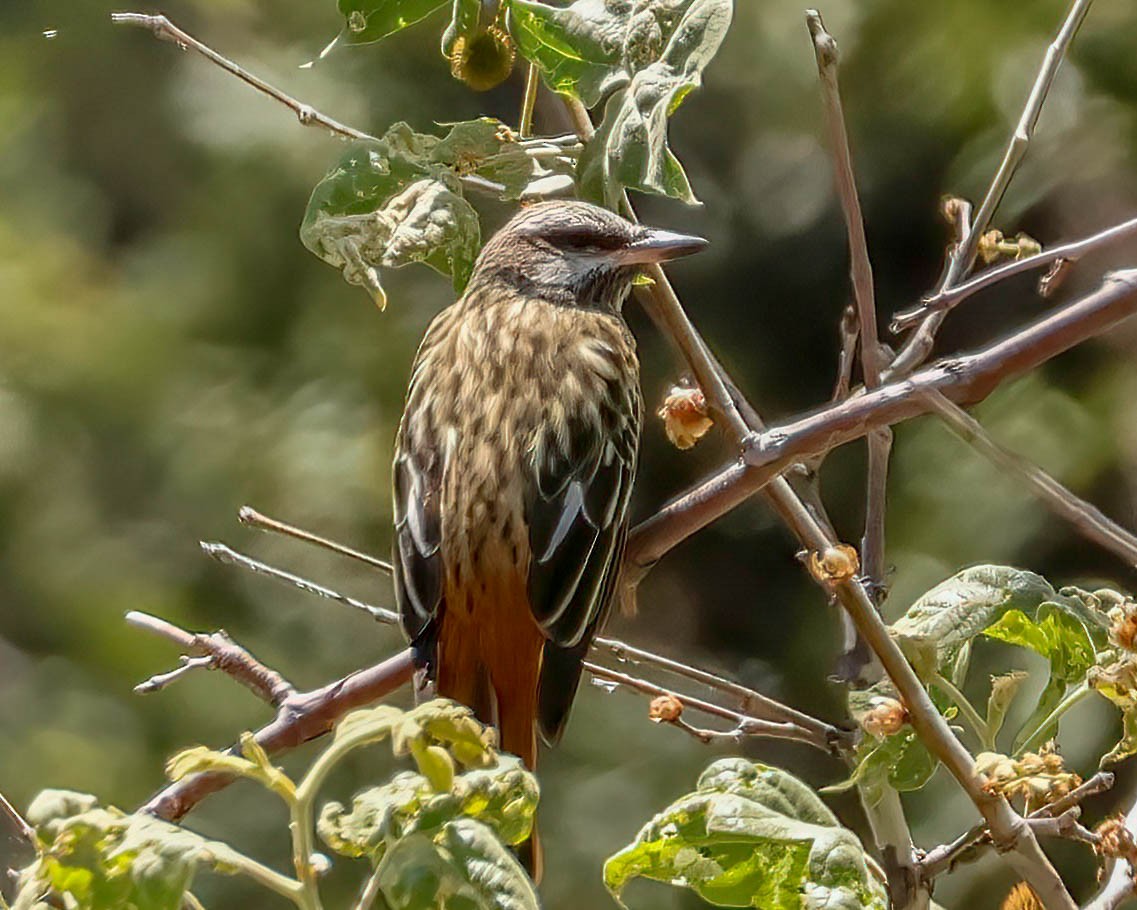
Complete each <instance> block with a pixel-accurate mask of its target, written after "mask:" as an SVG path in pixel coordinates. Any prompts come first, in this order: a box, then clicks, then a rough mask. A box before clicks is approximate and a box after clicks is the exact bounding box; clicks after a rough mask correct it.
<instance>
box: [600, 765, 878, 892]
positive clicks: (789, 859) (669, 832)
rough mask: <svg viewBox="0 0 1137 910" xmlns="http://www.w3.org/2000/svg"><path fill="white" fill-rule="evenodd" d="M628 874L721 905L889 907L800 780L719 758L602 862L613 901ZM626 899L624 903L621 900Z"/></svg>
mask: <svg viewBox="0 0 1137 910" xmlns="http://www.w3.org/2000/svg"><path fill="white" fill-rule="evenodd" d="M633 878H650V879H654V880H656V881H663V882H668V883H670V884H673V885H678V886H682V887H687V888H691V889H692V890H694V891H695V892H696V893H698V894H699V895H700V896H701V897H702V898H703V899H704V900H706V901H708V902H710V903H712V904H715V905H717V906H724V907H761V908H783V907H784V908H790V907H803V906H804V907H807V908H815V907H816V908H821V907H841V908H845V907H848V908H879V910H883V908H884V907H885V894H884V890H883V888H882V887H881V885H880V883H879V882H877V881H876V880H875V879H874V878H873V877H872V875H871V874H870V873H869V870H868V867H867V864H866V861H865V855H864V850H863V848H862V846H861V844H860V841H858V840H857V838H856V836H855V835H854V834H853V833H852V832H851V831H848V830H847V829H845V828H842V827H841V826H840V825H839V824H837V821H836V818H835V817H834V816H833V814H832V813H831V812H830V811H829V809H828V808H826V806H825V805H824V804H823V803H822V802H821V800H820V799H819V798H818V797H817V795H816V794H814V793H813V792H812V791H810V790H809V788H808V787H807V786H806V785H805V784H803V783H802V782H801V781H799V780H797V779H796V778H794V777H792V776H791V775H789V774H787V773H786V772H784V771H781V770H779V769H777V768H771V767H769V766H766V765H760V764H757V763H750V762H747V761H745V760H744V759H737V758H736V759H724V760H722V761H719V762H715V763H714V764H712V765H711V766H710V767H709V768H708V769H707V770H706V771H705V772H704V773H703V775H702V776H701V777H700V780H699V787H698V789H697V790H696V791H695V792H694V793H689V794H687V795H686V796H683V797H680V798H679V799H678V800H676V801H675V802H674V803H672V804H671V805H670V806H669V807H668V808H667V809H665V810H664V811H663V812H661V813H660V814H659V815H657V816H656V817H655V818H654V819H652V821H651V822H649V823H648V824H647V825H645V826H644V827H643V828H642V829H641V830H640V832H639V834H638V836H637V837H636V840H635V841H634V842H633V843H632V844H630V845H629V846H628V847H626V848H624V849H623V850H621V851H620V852H619V853H617V854H616V855H615V856H612V857H611V858H609V860H608V861H607V862H606V863H605V865H604V882H605V884H606V885H607V886H608V889H609V890H610V891H611V892H612V894H613V896H614V897H615V898H616V899H617V901H621V895H622V893H623V890H624V888H625V887H626V885H627V884H628V882H630V881H631V880H632V879H633ZM621 905H622V901H621Z"/></svg>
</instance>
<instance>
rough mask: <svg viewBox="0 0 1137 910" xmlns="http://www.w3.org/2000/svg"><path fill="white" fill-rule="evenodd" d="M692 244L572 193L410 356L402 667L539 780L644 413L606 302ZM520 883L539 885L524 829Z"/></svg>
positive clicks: (627, 348) (402, 485) (496, 240)
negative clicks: (488, 730)
mask: <svg viewBox="0 0 1137 910" xmlns="http://www.w3.org/2000/svg"><path fill="white" fill-rule="evenodd" d="M705 245H706V241H705V240H704V239H702V238H700V237H695V236H691V235H687V234H680V233H675V232H672V231H667V230H662V229H658V228H650V227H646V226H643V225H640V224H637V223H633V222H631V221H628V220H626V219H624V218H622V217H620V216H619V215H617V214H615V213H614V212H611V211H609V210H607V209H604V208H601V207H599V206H595V205H592V204H590V203H586V202H581V201H575V200H559V201H550V202H542V203H538V204H535V205H530V206H527V207H524V208H522V209H520V210H519V211H518V212H517V213H516V214H515V215H514V216H513V217H512V218H511V219H510V220H509V221H508V222H507V223H506V224H505V225H504V226H503V227H502V228H501V229H500V230H499V231H498V232H497V233H496V234H494V235H493V236H492V237H491V238H490V239H489V240H488V241H487V242H486V244H485V246H484V247H483V248H482V250H481V252H480V254H479V256H478V258H477V259H476V261H475V263H474V267H473V270H472V273H471V276H470V279H469V281H468V283H467V285H466V288H465V290H464V292H463V293H462V295H461V296H460V297H459V299H458V300H457V302H456V303H454V304H452V305H451V306H449V307H447V308H445V309H444V310H442V311H441V312H440V313H439V314H438V315H437V316H436V317H435V318H434V320H433V321H432V322H431V324H430V326H429V327H428V329H427V331H426V334H425V335H424V337H423V340H422V342H421V345H420V347H419V349H418V352H417V354H416V356H415V359H414V363H413V366H412V368H411V376H410V381H409V385H408V389H407V394H406V400H405V405H404V411H403V415H402V419H401V420H400V423H399V428H398V432H397V435H396V441H395V450H394V464H393V472H392V475H393V496H394V505H393V511H394V524H395V534H394V544H393V551H394V552H393V559H392V563H393V566H394V580H395V599H396V604H397V608H398V614H399V618H400V623H401V625H402V628H403V631H404V633H405V635H406V636H407V638H408V639H409V640H410V643H411V649H412V654H413V659H414V662H415V665H416V668H417V669H418V670H419V671H420V673H421V674H425V677H426V679H427V680H429V681H430V682H432V683H433V686H434V691H435V694H436V695H437V696H440V697H446V698H451V699H454V700H455V701H458V702H461V703H462V704H465V705H467V706H469V707H470V708H471V709H473V711H474V713H475V715H476V716H477V717H478V719H479V720H481V721H482V722H483V723H486V724H492V725H494V726H495V727H496V728H497V730H498V737H499V744H500V746H501V748H502V749H503V750H504V751H506V752H510V753H513V754H515V755H517V756H518V757H519V758H520V759H521V761H522V762H524V764H525V766H526V767H527V768H528V769H530V770H535V769H536V765H537V750H538V737H540V739H541V740H542V741H544V742H545V743H546V744H547V745H550V746H551V745H555V744H556V743H557V741H558V740H559V739H560V738H561V735H562V733H563V731H564V728H565V724H566V722H567V719H568V716H569V709H570V707H571V704H572V701H573V698H574V696H575V694H576V690H577V687H578V685H579V682H580V676H581V671H582V661H583V660H584V657H585V655H586V653H587V651H588V648H589V645H590V644H591V642H592V639H593V638H594V637H595V635H596V634H597V631H598V630H599V629H600V628H601V626H602V625H603V624H604V621H605V619H606V617H607V615H608V613H609V611H610V609H611V606H612V603H613V601H614V599H615V595H616V593H617V592H616V587H617V579H618V577H619V573H620V564H621V561H622V556H623V550H624V545H625V541H626V539H627V533H628V500H629V494H630V492H631V488H632V482H633V480H634V478H635V474H636V465H637V461H638V457H639V440H640V430H641V421H642V412H643V403H642V395H641V391H640V380H639V361H638V358H637V354H636V345H635V340H634V338H633V336H632V334H631V332H630V331H629V329H628V327H627V325H626V324H625V322H624V319H623V316H622V308H623V304H624V302H625V300H626V299H627V297H628V295H629V292H630V291H631V288H632V286H633V284H634V282H635V280H636V278H637V276H638V275H640V274H641V273H642V272H643V270H644V268H645V267H646V266H648V265H650V264H652V263H658V262H663V261H665V260H670V259H674V258H676V257H679V256H684V255H687V254H690V253H694V252H696V251H698V250H700V249H702V248H703V247H704V246H705ZM528 855H529V860H530V863H529V864H530V866H531V868H530V871H531V873H532V874H533V875H534V878H538V877H539V875H540V856H541V854H540V848H539V846H538V842H537V837H536V830H535V829H534V832H533V834H532V835H531V837H530V840H529V854H528Z"/></svg>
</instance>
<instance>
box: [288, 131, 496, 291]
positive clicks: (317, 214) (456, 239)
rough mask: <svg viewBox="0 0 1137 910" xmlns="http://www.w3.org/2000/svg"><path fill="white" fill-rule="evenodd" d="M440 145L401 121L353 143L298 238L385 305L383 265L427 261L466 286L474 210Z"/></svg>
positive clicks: (475, 230) (477, 240) (315, 198)
mask: <svg viewBox="0 0 1137 910" xmlns="http://www.w3.org/2000/svg"><path fill="white" fill-rule="evenodd" d="M438 143H439V139H438V137H437V136H426V135H422V134H419V133H415V132H414V131H413V130H412V129H411V128H410V127H409V126H407V125H406V124H405V123H397V124H395V125H394V126H392V127H391V128H390V129H389V130H388V131H387V133H386V134H385V135H384V136H383V138H382V139H380V140H376V141H374V142H361V143H356V144H355V145H353V146H352V147H351V148H349V149H348V151H347V152H346V153H345V154H344V156H343V158H342V159H341V160H340V162H339V164H338V165H337V166H336V167H335V168H333V169H332V170H331V171H330V172H329V173H328V174H327V175H326V176H325V177H324V179H323V180H321V181H320V182H319V183H318V184H316V188H315V189H314V190H313V191H312V196H311V198H310V199H309V200H308V208H307V210H306V211H305V213H304V220H303V222H302V223H301V225H300V239H301V241H302V242H303V243H304V245H305V246H306V247H307V248H308V249H309V250H311V251H312V252H313V253H315V254H316V255H317V256H319V257H320V258H321V259H323V260H324V261H325V262H327V263H329V264H330V265H334V266H335V267H337V268H340V269H342V270H343V273H344V278H345V279H346V280H347V282H348V283H349V284H356V285H360V286H362V287H365V288H367V289H368V290H369V291H370V292H371V294H372V296H373V297H374V298H375V300H376V302H377V303H378V304H379V305H380V306H381V307H382V306H384V305H385V302H386V295H385V294H384V292H383V288H382V284H381V283H380V280H379V272H378V270H379V268H398V267H400V266H404V265H407V264H408V263H411V262H425V263H426V264H427V265H429V266H431V267H432V268H434V269H436V270H437V271H439V272H441V273H443V274H444V275H450V276H451V277H452V279H453V282H454V287H455V289H456V290H461V288H463V287H464V286H465V283H466V280H467V279H468V278H469V276H470V271H471V269H472V268H473V264H474V258H475V257H476V256H477V253H478V249H479V247H480V245H481V233H480V228H479V225H478V215H477V212H475V211H474V209H473V207H472V206H471V205H470V204H469V203H468V202H467V201H466V200H465V199H464V198H463V197H462V189H461V183H460V181H459V179H458V177H457V175H456V174H455V173H454V171H453V170H451V169H450V168H449V167H448V166H447V164H446V163H445V162H444V161H440V160H438V159H437V158H436V156H435V154H434V153H435V150H436V148H437V146H438Z"/></svg>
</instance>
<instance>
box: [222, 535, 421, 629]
mask: <svg viewBox="0 0 1137 910" xmlns="http://www.w3.org/2000/svg"><path fill="white" fill-rule="evenodd" d="M201 549H202V552H204V553H205V555H206V556H208V557H209V558H210V559H216V560H217V561H218V562H221V563H227V564H229V565H237V566H241V567H242V568H244V569H248V570H249V571H251V572H256V573H257V574H258V575H265V576H267V577H269V578H275V579H276V580H277V581H283V582H284V583H285V584H289V585H292V586H293V587H294V588H299V589H300V590H301V591H307V592H308V593H309V594H315V595H316V596H317V597H324V598H326V599H328V600H334V601H335V602H336V603H341V604H343V605H344V606H347V607H351V608H352V609H353V610H359V611H360V612H361V613H366V614H367V615H368V616H370V617H371V618H372V619H374V620H376V621H377V622H385V623H397V622H398V621H399V617H398V615H397V614H396V613H395V612H394V611H393V610H387V609H384V608H383V607H376V606H373V605H372V604H369V603H365V602H364V601H362V600H357V599H356V598H354V597H348V596H347V595H346V594H340V593H339V592H338V591H333V590H332V589H331V588H325V587H324V586H323V585H318V584H316V583H315V582H311V581H308V580H307V579H306V578H301V577H300V576H299V575H293V574H292V573H291V572H286V571H284V570H283V569H278V568H276V567H275V566H270V565H269V564H268V563H264V562H261V561H260V560H259V559H253V558H252V557H251V556H246V555H244V554H243V553H238V552H237V551H236V550H234V549H233V548H232V547H229V546H227V545H226V544H223V543H218V542H216V541H204V540H203V541H202V542H201Z"/></svg>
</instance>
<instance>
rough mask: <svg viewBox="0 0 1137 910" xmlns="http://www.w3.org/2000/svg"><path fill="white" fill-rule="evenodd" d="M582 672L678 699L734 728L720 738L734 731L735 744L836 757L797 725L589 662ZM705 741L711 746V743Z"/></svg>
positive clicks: (831, 748) (830, 745)
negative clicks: (796, 747)
mask: <svg viewBox="0 0 1137 910" xmlns="http://www.w3.org/2000/svg"><path fill="white" fill-rule="evenodd" d="M584 669H585V670H587V671H588V673H589V674H590V675H591V676H592V677H593V679H597V680H601V685H604V684H605V683H612V684H615V685H616V686H620V687H624V688H627V689H630V690H632V691H633V692H639V693H640V694H642V695H651V696H653V697H658V696H661V695H669V696H671V697H673V698H675V699H678V700H679V701H680V702H681V703H682V704H683V706H684V707H685V708H691V709H693V710H695V711H701V712H703V713H704V714H709V715H711V716H712V717H721V718H722V719H724V720H729V721H730V722H731V723H733V724H734V725H735V731H730V732H729V733H726V734H723V735H724V736H730V737H733V736H734V735H735V732H736V731H737V736H738V737H739V739H738V740H737V741H741V738H744V737H749V736H757V737H763V738H766V739H785V740H791V741H793V742H800V743H805V744H806V745H809V746H813V747H814V748H815V749H820V750H821V751H823V752H828V753H830V754H833V755H836V754H839V752H838V750H837V747H836V744H834V743H833V742H831V741H830V740H829V739H828V737H825V736H818V735H817V734H816V733H814V732H812V731H810V730H806V729H805V728H803V727H799V726H798V725H797V724H794V723H777V722H774V721H769V720H760V719H759V718H756V717H747V716H746V715H745V714H742V713H740V712H738V711H735V710H732V709H731V708H724V707H722V705H716V704H714V703H713V702H709V701H706V700H704V699H701V698H696V697H694V696H692V695H685V694H683V693H681V692H675V691H673V690H671V689H667V688H664V687H663V686H660V685H657V684H655V683H653V682H648V681H647V680H644V679H639V678H637V677H635V676H630V675H629V674H627V673H621V672H620V671H619V670H613V669H610V668H609V667H605V666H601V665H600V664H597V663H593V662H592V661H588V660H586V661H585V662H584ZM685 732H691V730H689V729H688V730H687V731H685ZM704 741H705V742H710V739H707V740H704Z"/></svg>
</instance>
